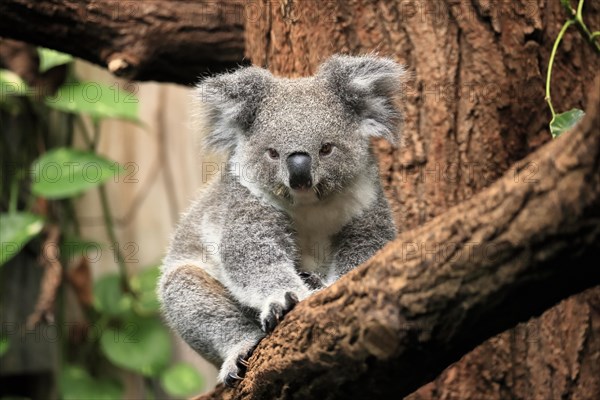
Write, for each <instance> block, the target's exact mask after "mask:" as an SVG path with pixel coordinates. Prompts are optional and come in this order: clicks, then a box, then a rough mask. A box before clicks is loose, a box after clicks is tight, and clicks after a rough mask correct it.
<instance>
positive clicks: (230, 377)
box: [220, 342, 258, 387]
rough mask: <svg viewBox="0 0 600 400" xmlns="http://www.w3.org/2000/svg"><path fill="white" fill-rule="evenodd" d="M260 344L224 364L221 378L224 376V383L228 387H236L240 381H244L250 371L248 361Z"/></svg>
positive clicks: (248, 348)
mask: <svg viewBox="0 0 600 400" xmlns="http://www.w3.org/2000/svg"><path fill="white" fill-rule="evenodd" d="M257 345H258V342H257V343H255V344H254V345H252V346H250V347H247V348H246V349H244V350H242V352H240V353H239V354H238V355H237V356H235V355H232V356H231V357H230V358H229V360H230V361H225V363H224V364H223V367H222V368H224V370H222V373H221V374H220V375H221V376H224V378H223V383H224V384H225V386H228V387H235V386H236V385H237V384H238V382H239V381H241V380H242V379H244V377H245V376H246V371H247V370H248V365H249V363H248V359H249V358H250V356H251V355H252V353H254V349H256V346H257Z"/></svg>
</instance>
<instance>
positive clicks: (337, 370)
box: [201, 77, 600, 399]
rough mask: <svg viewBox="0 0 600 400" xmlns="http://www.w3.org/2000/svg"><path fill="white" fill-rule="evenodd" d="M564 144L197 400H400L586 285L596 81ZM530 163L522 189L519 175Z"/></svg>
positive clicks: (387, 260)
mask: <svg viewBox="0 0 600 400" xmlns="http://www.w3.org/2000/svg"><path fill="white" fill-rule="evenodd" d="M593 87H594V89H593V90H594V91H593V92H592V93H591V94H590V97H589V102H588V104H589V105H590V106H589V107H588V110H587V116H586V117H585V119H584V120H583V121H582V123H581V124H580V125H578V126H577V127H576V128H575V129H574V130H573V131H571V132H569V133H566V134H564V135H563V137H561V138H559V139H557V140H555V141H553V142H550V143H549V144H547V145H545V146H543V147H542V148H540V149H539V150H538V151H536V152H535V153H533V154H531V155H530V156H528V157H527V158H526V159H525V160H523V161H522V162H519V163H518V165H517V166H516V168H514V169H513V170H512V171H509V172H508V173H506V174H505V175H504V176H503V177H502V178H501V179H499V180H498V181H497V182H495V183H494V184H493V185H492V186H491V187H489V188H488V189H486V190H484V191H482V192H481V193H479V194H477V195H475V196H474V197H473V198H472V199H470V200H468V201H465V202H463V203H461V204H459V205H458V206H456V207H454V208H452V209H450V210H448V211H447V212H446V213H444V214H442V215H440V216H438V217H437V218H435V219H433V220H431V221H430V222H428V223H427V224H425V225H423V226H422V227H419V228H416V229H413V230H411V231H407V232H404V233H402V234H400V235H399V236H398V237H397V238H396V239H395V240H394V241H393V242H391V243H389V244H388V245H387V246H386V247H385V248H384V249H382V250H381V251H380V252H379V253H377V254H376V255H375V256H374V257H373V258H372V259H371V260H369V261H368V262H367V263H365V264H364V265H362V266H360V267H359V268H357V269H356V270H354V271H352V272H351V273H349V274H348V275H347V276H345V277H343V278H342V279H340V280H339V281H338V282H336V283H335V284H334V285H332V286H331V287H329V288H327V289H325V290H323V291H322V292H320V293H318V294H316V295H314V296H313V297H311V298H310V299H308V300H306V301H304V302H302V303H300V304H299V305H298V306H297V307H296V308H295V309H294V310H292V312H290V314H288V315H287V316H286V318H285V319H284V320H283V321H282V323H281V324H280V325H279V326H278V327H277V328H276V330H275V331H274V332H273V334H272V335H271V336H270V337H268V338H266V339H265V340H263V341H262V342H261V343H260V345H259V346H258V348H257V349H256V351H255V353H254V355H253V356H252V357H251V358H250V366H249V369H248V372H247V374H246V378H245V379H244V380H243V381H241V382H240V384H239V386H238V387H237V388H235V389H227V388H224V387H222V386H219V387H217V389H216V390H215V391H213V392H212V393H209V394H208V395H206V396H203V397H201V398H202V399H217V398H219V399H220V398H227V399H265V398H269V399H271V398H272V399H277V398H286V399H288V398H289V399H291V398H297V399H305V398H323V399H338V398H339V399H346V398H356V399H360V398H377V397H378V396H381V397H382V398H387V397H390V398H391V396H393V398H402V397H404V396H406V395H408V394H410V393H411V392H413V391H414V390H416V389H418V388H419V387H420V386H422V385H423V384H425V383H427V382H429V381H430V380H432V379H433V378H435V377H436V376H437V375H438V374H439V373H440V372H441V371H442V370H443V369H444V368H446V367H447V366H448V365H450V364H451V363H453V362H455V361H457V360H458V359H459V358H460V357H461V356H462V355H464V354H466V353H467V352H468V351H469V350H471V349H472V348H474V347H475V346H477V345H478V344H480V343H481V342H483V341H484V340H485V339H487V338H489V337H491V336H492V335H495V334H497V333H499V332H502V331H504V330H506V329H508V328H510V327H512V326H514V325H515V324H517V323H518V322H520V321H524V320H526V319H528V318H530V317H533V316H537V315H539V314H540V313H541V312H543V311H544V310H545V309H547V308H549V307H551V306H552V305H554V304H556V303H557V302H558V301H560V300H561V299H564V298H566V297H568V296H569V295H572V294H575V293H578V292H580V291H582V290H584V289H586V288H589V287H592V286H594V285H597V284H599V283H600V271H599V270H598V268H597V253H598V251H599V250H600V114H599V108H600V89H599V88H600V77H598V78H597V79H596V81H595V84H594V85H593ZM531 163H534V164H535V165H536V167H537V171H538V173H537V174H536V176H535V177H534V179H532V180H529V179H527V180H524V179H522V178H523V176H522V175H521V174H522V173H523V172H525V171H527V170H528V169H527V168H528V166H530V165H531Z"/></svg>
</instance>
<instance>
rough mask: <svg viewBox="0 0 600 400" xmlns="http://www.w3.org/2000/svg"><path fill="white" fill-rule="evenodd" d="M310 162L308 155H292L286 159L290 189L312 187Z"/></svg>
mask: <svg viewBox="0 0 600 400" xmlns="http://www.w3.org/2000/svg"><path fill="white" fill-rule="evenodd" d="M310 161H311V160H310V155H308V154H307V153H293V154H290V156H289V157H288V158H287V167H288V172H289V173H290V187H291V188H292V189H308V188H310V187H311V186H312V177H311V174H310Z"/></svg>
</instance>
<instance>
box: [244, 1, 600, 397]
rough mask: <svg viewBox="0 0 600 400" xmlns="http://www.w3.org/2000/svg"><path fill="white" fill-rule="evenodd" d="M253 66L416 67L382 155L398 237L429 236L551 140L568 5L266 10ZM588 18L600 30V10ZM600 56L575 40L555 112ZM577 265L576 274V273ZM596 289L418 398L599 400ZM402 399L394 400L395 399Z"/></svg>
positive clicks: (534, 171)
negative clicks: (368, 62)
mask: <svg viewBox="0 0 600 400" xmlns="http://www.w3.org/2000/svg"><path fill="white" fill-rule="evenodd" d="M260 4H261V7H262V9H264V10H265V12H264V13H263V14H262V16H263V18H262V19H261V20H259V21H258V22H257V23H255V24H252V25H248V26H247V35H246V40H247V45H246V49H247V50H246V54H247V56H248V57H249V58H250V59H252V60H253V62H255V63H257V64H262V65H264V66H268V67H269V68H270V69H271V70H272V71H274V72H275V73H279V74H283V75H290V76H301V75H307V74H310V73H312V72H314V70H315V69H316V67H317V65H318V64H319V62H320V61H321V60H322V59H324V58H326V57H327V56H328V55H329V54H332V53H337V52H348V53H352V54H357V53H364V52H371V51H377V52H378V53H379V54H381V55H386V56H391V57H393V58H395V59H397V60H399V61H400V62H403V63H405V64H407V65H408V67H409V69H410V70H411V72H412V73H413V77H412V80H411V81H410V82H408V84H407V91H406V107H405V111H406V126H405V129H404V135H405V143H404V146H403V147H401V148H400V149H399V150H396V149H392V148H390V147H389V146H388V145H386V144H385V143H377V146H378V150H379V155H380V160H381V172H382V176H383V179H384V182H385V183H386V186H387V187H386V189H387V193H388V195H389V198H390V201H391V202H392V204H393V207H394V211H395V215H396V218H397V222H398V226H399V227H400V228H401V229H402V230H408V229H411V228H414V227H417V226H421V225H422V224H423V223H425V222H426V221H429V220H431V219H432V218H433V217H435V216H436V215H439V214H441V213H443V212H444V211H445V210H447V209H448V208H450V207H452V206H453V205H455V204H458V203H460V202H462V201H464V200H466V199H469V198H470V197H471V196H473V194H474V193H477V192H479V191H480V190H482V189H483V188H485V187H486V186H488V185H490V184H491V183H492V182H494V181H495V180H496V179H497V178H498V177H499V176H500V175H501V174H502V173H503V172H505V171H507V170H508V169H509V168H512V170H513V171H517V169H519V171H521V172H520V173H519V176H520V177H521V179H523V180H531V179H538V178H540V177H541V173H540V170H539V169H538V168H537V167H538V165H536V164H524V163H523V162H522V161H521V162H519V160H521V159H522V158H523V157H524V156H525V155H526V154H528V153H530V152H531V151H533V150H535V149H537V148H538V147H539V146H541V145H542V144H543V143H544V142H545V141H547V140H549V138H550V135H549V132H548V127H547V126H548V121H549V120H550V113H549V111H548V109H547V106H546V104H545V103H544V101H543V99H544V82H545V75H546V72H547V65H548V59H549V55H550V50H551V48H552V44H553V42H554V40H555V38H556V36H557V34H558V31H559V29H560V27H561V25H562V23H563V22H564V21H565V20H566V18H567V15H566V14H565V12H564V10H563V9H562V7H561V5H560V3H559V2H558V1H551V0H547V1H527V0H521V1H501V2H490V1H482V0H472V1H459V0H444V1H442V0H440V1H435V2H430V1H383V0H381V1H378V0H350V1H335V0H333V1H327V2H319V4H318V5H317V4H316V3H312V2H299V1H297V2H294V1H286V2H281V3H276V4H274V3H273V2H267V1H263V2H261V3H260ZM584 16H585V20H586V22H587V23H588V25H589V26H591V27H593V28H592V29H595V30H597V29H600V3H598V2H591V1H587V2H586V3H585V7H584ZM597 65H598V58H597V56H595V55H594V54H593V51H592V49H591V47H590V46H588V45H587V44H586V43H585V42H584V41H583V40H582V38H581V37H580V35H579V34H578V33H577V31H576V30H572V31H570V32H569V33H567V35H566V37H565V41H564V42H563V44H562V45H561V47H560V49H559V53H558V57H557V60H556V64H555V69H554V74H553V83H552V93H553V99H554V103H555V106H556V108H557V110H561V111H565V110H568V109H570V108H572V107H579V108H585V96H584V93H585V91H586V90H587V88H588V87H589V86H590V84H591V82H592V80H593V77H594V73H595V71H596V70H597ZM570 264H571V263H570ZM599 298H600V290H595V291H591V292H589V293H587V294H586V295H580V296H576V297H574V298H572V299H569V300H567V301H565V302H563V303H562V304H561V305H559V306H557V307H555V308H553V309H552V310H550V311H549V312H547V313H546V314H544V316H543V317H541V318H539V319H534V320H532V321H530V322H528V323H527V324H522V325H520V326H519V327H517V329H515V330H512V331H509V332H506V333H504V334H502V335H499V336H497V337H496V338H494V339H493V340H491V341H488V342H486V343H485V344H484V345H482V346H480V347H478V348H477V349H476V350H475V351H473V352H472V353H470V354H469V355H467V356H466V357H464V358H463V359H462V360H461V361H460V362H458V363H457V364H456V365H454V366H453V367H451V368H449V369H448V370H446V371H445V372H444V373H443V374H442V375H441V376H440V377H439V378H438V379H437V380H436V381H435V382H433V383H432V384H430V385H428V386H426V387H425V388H423V389H422V390H420V391H419V392H417V393H416V394H415V395H414V396H415V399H419V400H421V399H423V400H425V399H457V400H458V399H461V400H462V399H486V400H488V399H492V400H493V399H532V398H533V399H538V398H539V399H544V400H546V399H563V398H583V399H587V398H598V397H600V395H598V392H599V391H600V390H599V389H598V385H599V380H598V378H597V377H598V376H600V371H599V368H600V367H599V366H598V362H597V360H598V357H599V356H598V354H599V353H600V340H598V336H600V335H598V332H599V330H598V329H599V327H600V315H599V314H598V311H597V310H598V304H599V300H598V299H599ZM396 397H397V396H396Z"/></svg>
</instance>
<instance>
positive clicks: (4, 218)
mask: <svg viewBox="0 0 600 400" xmlns="http://www.w3.org/2000/svg"><path fill="white" fill-rule="evenodd" d="M43 227H44V220H43V219H42V217H40V216H37V215H35V214H31V213H27V212H21V213H14V214H5V213H2V214H0V238H1V241H0V265H3V264H4V263H6V262H7V261H8V260H10V259H11V258H13V257H14V256H15V255H16V254H17V253H18V252H19V251H21V249H22V248H23V246H25V244H26V243H27V242H29V241H30V240H31V239H32V238H33V237H34V236H35V235H37V234H38V233H40V231H41V230H42V228H43Z"/></svg>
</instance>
